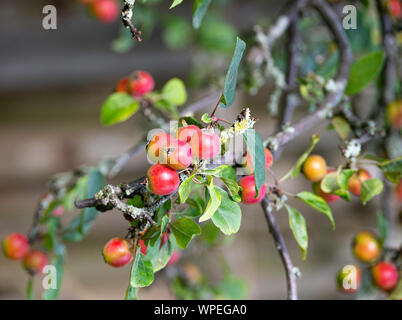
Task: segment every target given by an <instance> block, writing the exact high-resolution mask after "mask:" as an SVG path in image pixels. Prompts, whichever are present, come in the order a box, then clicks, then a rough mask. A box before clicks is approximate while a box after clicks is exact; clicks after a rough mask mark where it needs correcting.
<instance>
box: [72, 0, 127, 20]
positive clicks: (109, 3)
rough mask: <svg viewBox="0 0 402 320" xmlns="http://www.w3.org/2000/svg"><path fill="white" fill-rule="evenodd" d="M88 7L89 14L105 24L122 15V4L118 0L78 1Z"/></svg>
mask: <svg viewBox="0 0 402 320" xmlns="http://www.w3.org/2000/svg"><path fill="white" fill-rule="evenodd" d="M78 1H79V2H80V3H82V4H85V5H87V6H88V9H89V13H90V14H91V15H92V16H94V17H95V18H96V19H98V20H99V21H101V22H104V23H111V22H113V21H115V20H116V19H117V17H118V16H119V14H120V4H119V2H118V0H78Z"/></svg>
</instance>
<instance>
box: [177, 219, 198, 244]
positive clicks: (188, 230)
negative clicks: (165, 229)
mask: <svg viewBox="0 0 402 320" xmlns="http://www.w3.org/2000/svg"><path fill="white" fill-rule="evenodd" d="M172 231H173V234H174V236H175V238H176V242H177V245H178V246H179V247H180V248H181V249H186V247H187V245H188V244H189V243H190V241H191V239H193V238H194V237H195V236H197V235H200V234H201V228H200V226H199V225H198V224H197V223H195V222H194V221H193V220H191V219H190V218H186V217H182V218H179V219H177V220H176V221H175V222H174V223H173V224H172Z"/></svg>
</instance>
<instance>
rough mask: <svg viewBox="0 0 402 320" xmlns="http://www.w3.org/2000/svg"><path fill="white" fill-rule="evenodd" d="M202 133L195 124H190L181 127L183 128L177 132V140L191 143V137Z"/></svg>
mask: <svg viewBox="0 0 402 320" xmlns="http://www.w3.org/2000/svg"><path fill="white" fill-rule="evenodd" d="M200 131H201V129H200V128H198V127H197V126H196V125H194V124H190V125H188V126H185V127H181V128H179V130H177V139H179V140H181V141H185V142H187V143H189V142H190V140H191V137H192V136H193V135H194V133H197V132H200Z"/></svg>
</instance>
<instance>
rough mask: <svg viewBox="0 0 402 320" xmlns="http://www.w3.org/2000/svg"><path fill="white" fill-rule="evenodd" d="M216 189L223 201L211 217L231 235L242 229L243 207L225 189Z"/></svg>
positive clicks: (220, 227) (222, 229)
mask: <svg viewBox="0 0 402 320" xmlns="http://www.w3.org/2000/svg"><path fill="white" fill-rule="evenodd" d="M215 191H217V192H218V193H219V194H220V197H221V203H220V205H219V207H218V208H217V210H216V212H215V214H214V215H213V216H212V218H211V219H212V222H213V223H214V224H215V226H217V227H218V228H219V229H220V230H221V231H222V232H223V233H224V234H225V235H227V236H229V235H231V234H234V233H236V232H237V231H239V229H240V224H241V209H240V206H239V205H238V204H237V203H236V202H235V201H233V200H232V199H231V198H230V197H229V195H228V194H227V193H226V191H225V190H223V189H222V188H219V187H215Z"/></svg>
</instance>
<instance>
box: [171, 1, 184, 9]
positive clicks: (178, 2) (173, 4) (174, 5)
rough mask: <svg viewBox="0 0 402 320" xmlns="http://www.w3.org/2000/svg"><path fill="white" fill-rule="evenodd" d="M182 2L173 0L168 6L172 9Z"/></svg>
mask: <svg viewBox="0 0 402 320" xmlns="http://www.w3.org/2000/svg"><path fill="white" fill-rule="evenodd" d="M182 2H183V0H173V2H172V5H171V6H170V7H169V9H173V8H174V7H176V6H178V5H179V4H180V3H182Z"/></svg>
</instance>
